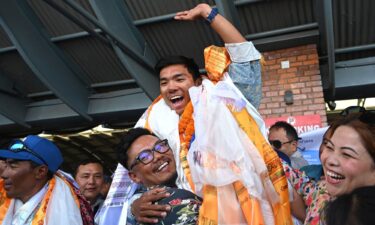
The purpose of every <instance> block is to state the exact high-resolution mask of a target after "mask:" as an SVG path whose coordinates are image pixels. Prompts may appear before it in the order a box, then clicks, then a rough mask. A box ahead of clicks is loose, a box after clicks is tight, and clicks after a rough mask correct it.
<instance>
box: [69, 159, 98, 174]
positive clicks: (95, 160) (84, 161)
mask: <svg viewBox="0 0 375 225" xmlns="http://www.w3.org/2000/svg"><path fill="white" fill-rule="evenodd" d="M90 163H95V164H99V165H100V166H101V167H102V170H103V174H104V165H103V163H102V162H100V161H99V160H97V159H84V160H82V161H81V162H79V163H78V164H77V166H76V169H75V171H74V177H76V176H77V173H78V168H79V167H80V166H84V165H87V164H90Z"/></svg>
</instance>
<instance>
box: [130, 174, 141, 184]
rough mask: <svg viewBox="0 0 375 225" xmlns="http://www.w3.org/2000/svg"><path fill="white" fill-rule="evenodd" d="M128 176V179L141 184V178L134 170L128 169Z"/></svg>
mask: <svg viewBox="0 0 375 225" xmlns="http://www.w3.org/2000/svg"><path fill="white" fill-rule="evenodd" d="M129 177H130V179H131V180H132V181H133V182H134V183H137V184H141V183H142V182H141V179H140V178H139V177H138V176H137V174H135V173H134V172H132V171H129Z"/></svg>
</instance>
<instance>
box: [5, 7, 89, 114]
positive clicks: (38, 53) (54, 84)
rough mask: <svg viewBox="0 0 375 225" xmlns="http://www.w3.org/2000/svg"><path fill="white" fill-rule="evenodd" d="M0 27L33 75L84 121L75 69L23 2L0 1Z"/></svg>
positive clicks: (84, 91)
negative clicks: (0, 26)
mask: <svg viewBox="0 0 375 225" xmlns="http://www.w3.org/2000/svg"><path fill="white" fill-rule="evenodd" d="M0 15H1V18H0V24H1V25H2V26H3V28H4V30H5V31H6V33H7V34H8V36H9V38H10V39H11V40H12V42H13V44H14V45H15V46H16V48H17V50H18V51H19V53H20V55H21V56H22V58H23V59H24V60H25V62H26V63H27V64H28V66H29V67H30V68H31V70H32V71H33V72H34V73H35V75H36V76H37V77H38V78H39V79H40V80H41V81H42V82H43V83H44V84H45V85H46V86H47V87H48V88H49V89H50V90H52V91H53V92H54V93H55V95H56V96H57V97H58V98H60V99H61V100H62V101H64V102H65V103H66V104H67V105H68V106H69V107H71V108H72V109H73V110H74V111H75V112H77V113H78V114H79V115H80V116H82V117H83V118H85V119H86V120H91V117H90V116H89V115H88V114H87V106H88V102H89V101H88V97H89V91H88V88H87V87H86V85H85V84H84V83H83V81H81V80H80V79H79V76H80V73H81V71H80V70H79V67H78V66H77V65H75V64H73V63H72V62H69V60H68V59H67V58H65V56H64V55H63V52H61V51H60V50H59V49H58V48H57V47H56V46H55V45H53V44H52V43H51V42H50V40H49V37H47V34H46V33H45V32H44V30H43V28H42V25H41V23H40V21H39V20H38V18H37V16H36V15H35V14H34V12H33V10H32V9H31V8H30V6H29V5H28V3H27V2H26V1H22V0H14V1H7V0H0Z"/></svg>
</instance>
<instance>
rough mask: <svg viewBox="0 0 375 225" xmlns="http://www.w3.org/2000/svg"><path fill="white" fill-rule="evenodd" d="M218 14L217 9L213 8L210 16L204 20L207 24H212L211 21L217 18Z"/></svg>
mask: <svg viewBox="0 0 375 225" xmlns="http://www.w3.org/2000/svg"><path fill="white" fill-rule="evenodd" d="M218 13H219V11H218V10H217V8H213V9H212V10H211V12H210V14H209V15H208V16H207V18H206V20H207V22H208V23H212V20H214V19H215V17H216V16H217V14H218Z"/></svg>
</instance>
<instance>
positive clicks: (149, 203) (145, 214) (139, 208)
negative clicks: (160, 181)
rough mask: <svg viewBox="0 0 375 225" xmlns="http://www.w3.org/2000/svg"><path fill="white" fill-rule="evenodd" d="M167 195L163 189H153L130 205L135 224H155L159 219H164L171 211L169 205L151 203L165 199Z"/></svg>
mask: <svg viewBox="0 0 375 225" xmlns="http://www.w3.org/2000/svg"><path fill="white" fill-rule="evenodd" d="M169 195H170V194H169V193H168V192H166V189H165V188H154V189H152V190H150V191H148V192H145V193H144V194H143V195H142V196H141V197H140V198H139V199H137V200H135V201H134V202H133V204H132V205H131V212H132V214H133V215H134V217H135V219H136V220H137V222H138V223H157V222H158V220H159V219H160V218H163V217H165V216H166V215H167V212H168V211H169V210H171V207H170V206H169V205H156V204H153V202H156V201H158V200H160V199H162V198H166V197H168V196H169Z"/></svg>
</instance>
